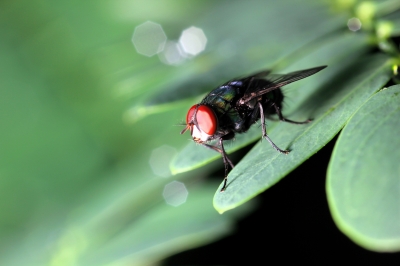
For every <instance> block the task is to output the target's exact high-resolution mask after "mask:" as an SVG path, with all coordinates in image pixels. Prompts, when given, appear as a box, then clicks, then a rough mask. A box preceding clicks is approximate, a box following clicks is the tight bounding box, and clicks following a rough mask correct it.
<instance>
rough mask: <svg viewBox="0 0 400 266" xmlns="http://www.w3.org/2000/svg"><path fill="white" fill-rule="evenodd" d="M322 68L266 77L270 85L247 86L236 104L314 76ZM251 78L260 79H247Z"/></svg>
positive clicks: (322, 67)
mask: <svg viewBox="0 0 400 266" xmlns="http://www.w3.org/2000/svg"><path fill="white" fill-rule="evenodd" d="M324 68H326V66H320V67H314V68H309V69H304V70H299V71H295V72H291V73H288V74H284V75H279V74H273V75H269V76H268V77H267V80H268V81H269V82H270V84H268V85H267V86H265V87H251V84H249V87H248V88H247V90H246V92H245V93H244V95H243V97H242V98H240V99H239V101H238V103H239V104H245V103H247V102H248V101H251V100H252V99H253V98H255V97H258V96H261V95H263V94H266V93H268V92H270V91H273V90H275V89H277V88H280V87H283V86H285V85H287V84H289V83H292V82H295V81H298V80H301V79H303V78H306V77H309V76H311V75H314V74H315V73H317V72H319V71H321V70H322V69H324ZM263 72H266V71H263ZM263 72H260V73H263ZM268 73H269V72H268ZM253 77H260V76H252V77H249V78H253Z"/></svg>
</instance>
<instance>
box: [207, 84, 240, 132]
mask: <svg viewBox="0 0 400 266" xmlns="http://www.w3.org/2000/svg"><path fill="white" fill-rule="evenodd" d="M236 96H237V88H236V87H233V86H221V87H219V88H217V89H215V90H214V91H212V93H210V94H209V95H207V96H206V98H204V100H203V102H205V103H208V104H211V105H212V106H213V109H214V111H215V112H216V113H217V116H218V119H219V120H224V122H223V124H224V125H226V126H229V127H234V128H235V129H236V127H237V126H240V125H241V124H242V123H244V119H243V117H241V116H240V114H239V113H238V112H237V111H236V109H235V108H234V104H235V101H236V99H235V97H236ZM220 122H221V121H220Z"/></svg>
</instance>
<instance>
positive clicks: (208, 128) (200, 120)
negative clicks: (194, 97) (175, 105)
mask: <svg viewBox="0 0 400 266" xmlns="http://www.w3.org/2000/svg"><path fill="white" fill-rule="evenodd" d="M192 108H193V107H192ZM192 108H190V110H189V113H190V111H191V110H192ZM196 119H197V124H198V126H199V127H200V129H201V130H202V131H204V133H206V134H208V135H214V133H215V131H216V130H217V118H216V116H215V113H214V111H213V110H212V109H211V108H210V107H208V106H206V105H200V106H199V108H198V109H197V114H196Z"/></svg>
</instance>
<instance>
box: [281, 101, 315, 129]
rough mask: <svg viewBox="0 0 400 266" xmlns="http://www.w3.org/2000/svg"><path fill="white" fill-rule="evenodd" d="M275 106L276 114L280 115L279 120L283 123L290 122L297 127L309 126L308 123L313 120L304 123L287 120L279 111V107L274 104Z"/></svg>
mask: <svg viewBox="0 0 400 266" xmlns="http://www.w3.org/2000/svg"><path fill="white" fill-rule="evenodd" d="M273 105H274V108H275V111H276V114H277V115H278V117H279V120H281V121H284V122H288V123H291V124H296V125H302V124H307V123H310V122H311V121H312V120H311V119H307V120H306V121H303V122H297V121H293V120H290V119H287V118H285V117H283V115H282V112H281V109H279V107H278V106H276V104H273Z"/></svg>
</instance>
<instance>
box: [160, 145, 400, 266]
mask: <svg viewBox="0 0 400 266" xmlns="http://www.w3.org/2000/svg"><path fill="white" fill-rule="evenodd" d="M336 139H337V138H336V137H335V138H334V139H333V140H332V141H331V142H330V143H328V144H327V145H326V146H325V147H324V148H323V149H321V150H320V151H319V152H318V153H316V154H315V155H314V156H312V157H311V158H310V159H309V160H307V161H306V162H304V163H303V164H302V165H301V166H299V167H298V168H297V169H295V170H294V171H293V172H292V173H290V174H289V175H288V176H287V177H285V178H283V179H282V180H281V181H280V182H279V183H278V184H276V185H275V186H273V187H272V188H270V189H268V190H267V191H265V192H264V193H262V194H260V195H259V196H258V197H257V198H258V199H259V200H260V205H259V208H258V209H257V210H256V211H255V212H253V213H252V214H250V215H248V216H247V217H246V218H245V219H243V220H241V221H239V223H238V224H237V231H236V232H235V233H234V234H233V235H231V236H228V237H226V238H224V239H222V240H220V241H217V242H215V243H212V244H210V245H207V246H204V247H200V248H196V249H193V250H188V251H185V252H182V253H180V254H177V255H174V256H172V257H170V258H168V259H167V260H166V261H165V262H164V263H163V264H162V265H237V264H238V262H239V261H246V264H249V265H251V264H255V263H257V264H258V263H259V262H265V263H266V264H267V263H271V262H273V263H274V264H275V263H276V262H279V264H283V263H285V262H287V263H289V262H293V261H296V262H297V263H299V262H305V263H313V264H321V263H325V262H326V261H329V262H330V263H331V264H333V263H339V264H340V263H343V262H346V263H348V264H350V263H354V264H363V263H368V264H372V265H398V263H399V261H400V253H376V252H371V251H368V250H365V249H363V248H361V247H359V246H357V245H356V244H354V243H353V242H352V241H351V240H350V239H348V238H347V237H346V236H345V235H344V234H342V233H341V232H340V231H339V229H338V228H337V227H336V225H335V224H334V222H333V220H332V217H331V215H330V212H329V208H328V203H327V199H326V193H325V178H326V169H327V166H328V163H329V159H330V155H331V153H332V150H333V147H334V143H335V142H336ZM246 150H247V149H242V150H240V152H244V153H245V152H247V151H246ZM236 156H237V155H236ZM236 156H234V157H236ZM217 174H220V172H218V173H216V174H215V175H213V176H218V175H217ZM222 174H223V173H222ZM221 181H222V178H221Z"/></svg>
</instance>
